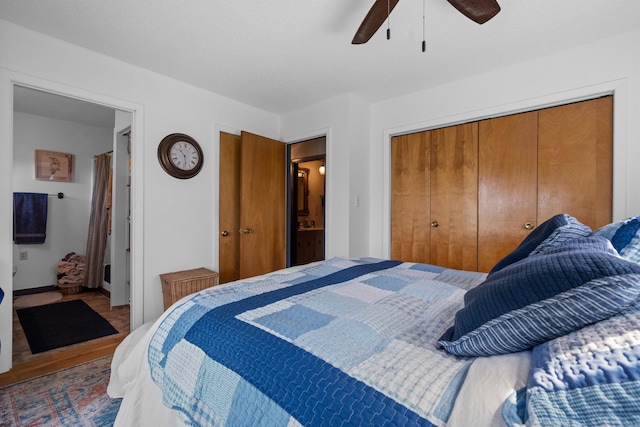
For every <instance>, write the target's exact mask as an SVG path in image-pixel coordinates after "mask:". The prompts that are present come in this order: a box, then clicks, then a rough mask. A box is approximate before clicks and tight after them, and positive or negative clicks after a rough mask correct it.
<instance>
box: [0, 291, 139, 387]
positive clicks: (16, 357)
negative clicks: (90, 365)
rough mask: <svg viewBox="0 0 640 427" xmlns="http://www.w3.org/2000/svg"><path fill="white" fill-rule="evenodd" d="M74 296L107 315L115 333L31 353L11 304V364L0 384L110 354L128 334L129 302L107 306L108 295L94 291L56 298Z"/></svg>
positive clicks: (70, 297)
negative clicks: (117, 305) (116, 305)
mask: <svg viewBox="0 0 640 427" xmlns="http://www.w3.org/2000/svg"><path fill="white" fill-rule="evenodd" d="M75 299H82V300H84V301H85V302H86V303H87V304H88V305H89V306H90V307H91V308H93V309H94V310H95V311H97V312H98V313H99V314H100V315H101V316H102V317H104V318H105V319H107V320H108V321H109V323H111V324H112V325H113V327H114V328H116V330H118V333H117V334H115V335H109V336H106V337H102V338H98V339H95V340H91V341H87V342H84V343H80V344H74V345H70V346H68V347H63V348H57V349H54V350H50V351H47V352H43V353H38V354H31V350H30V348H29V344H28V342H27V339H26V337H25V335H24V332H23V330H22V326H21V325H20V321H19V320H18V316H17V314H16V309H15V307H14V309H13V367H12V369H11V370H10V371H9V372H6V373H4V374H0V387H1V386H4V385H7V384H13V383H15V382H18V381H23V380H25V379H28V378H33V377H37V376H40V375H44V374H47V373H49V372H54V371H57V370H60V369H64V368H68V367H70V366H74V365H77V364H80V363H84V362H87V361H89V360H94V359H98V358H100V357H103V356H107V355H110V354H113V351H114V350H115V348H116V347H117V346H118V344H119V343H120V342H121V341H122V340H123V339H124V337H125V336H127V335H128V334H129V331H130V327H129V326H130V325H129V306H122V307H114V308H111V307H110V302H109V298H108V297H106V296H105V295H103V294H101V293H99V292H96V291H85V292H80V293H78V294H75V295H65V296H63V297H62V299H61V300H60V301H70V300H75Z"/></svg>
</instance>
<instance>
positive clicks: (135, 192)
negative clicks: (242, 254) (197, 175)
mask: <svg viewBox="0 0 640 427" xmlns="http://www.w3.org/2000/svg"><path fill="white" fill-rule="evenodd" d="M0 83H1V87H2V90H4V91H7V95H8V96H6V97H5V96H3V97H2V98H4V99H5V101H4V102H3V103H2V104H0V128H2V129H4V130H3V131H2V133H0V147H1V148H2V150H3V152H4V153H5V155H6V156H7V157H6V159H5V160H3V163H0V169H3V172H2V179H3V180H4V179H7V178H8V181H7V182H9V183H11V181H12V173H13V166H12V160H11V159H13V89H14V87H15V86H22V87H27V88H31V89H36V90H40V91H44V92H49V93H53V94H57V95H61V96H65V97H68V98H74V99H78V100H82V101H86V102H91V103H94V104H100V105H103V106H105V107H110V108H113V109H116V110H121V111H126V112H129V113H131V114H132V123H131V163H132V170H131V184H132V187H131V201H132V213H131V256H132V258H131V304H130V308H131V312H130V328H131V330H133V329H135V328H136V327H138V326H140V325H142V323H143V319H144V226H143V218H144V111H143V107H142V105H139V104H136V103H132V102H129V101H125V100H122V99H118V98H114V97H111V96H107V95H103V94H99V93H95V92H91V91H88V90H84V89H80V88H77V87H72V86H66V85H63V84H60V83H57V82H53V81H50V80H45V79H40V78H37V77H34V76H30V75H26V74H21V73H18V72H15V71H10V70H6V69H0ZM11 187H12V186H11V184H9V186H8V188H9V191H6V190H5V189H2V190H0V191H1V194H0V199H2V200H4V201H7V202H8V203H4V202H3V203H2V205H3V208H2V209H1V210H2V213H3V215H2V216H1V217H3V218H11V215H10V206H11V205H12V203H10V200H11ZM7 213H9V214H7ZM4 222H6V221H4ZM4 222H3V224H0V227H2V229H3V230H7V229H10V228H11V225H7V224H5V223H4ZM10 236H11V234H10V233H9V235H8V236H6V235H5V236H4V237H3V233H2V232H0V243H1V244H2V246H3V247H2V248H0V252H1V253H8V254H9V255H10V256H9V259H11V254H12V252H11V237H10ZM7 247H8V252H7ZM11 274H12V273H11V261H9V262H8V265H5V263H3V264H0V283H7V282H8V283H10V284H11V285H10V286H3V290H4V291H5V294H6V295H5V300H4V301H3V304H2V305H5V304H6V301H8V302H9V305H12V304H11V302H12V299H11V294H12V292H13V285H12V278H11ZM0 308H1V307H0ZM5 311H6V310H2V309H0V324H8V325H10V324H11V318H9V319H5V318H4V317H6V313H5ZM9 314H10V315H12V310H9ZM7 329H9V330H11V328H7ZM12 333H13V332H12V331H11V332H10V334H12ZM11 341H12V340H11V339H9V340H8V342H7V339H6V335H3V336H2V352H0V373H1V372H5V371H8V370H9V369H10V368H11V365H12V361H11V358H12V356H11V353H12V343H11Z"/></svg>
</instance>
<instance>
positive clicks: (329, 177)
mask: <svg viewBox="0 0 640 427" xmlns="http://www.w3.org/2000/svg"><path fill="white" fill-rule="evenodd" d="M321 137H324V138H325V145H324V146H325V150H326V151H325V159H324V161H325V167H326V168H327V172H326V173H325V176H324V179H325V183H324V185H325V196H324V203H325V204H324V251H325V253H324V256H325V259H329V258H332V257H334V256H335V255H334V254H335V253H336V251H335V250H334V248H333V246H332V245H333V238H332V233H331V230H334V228H333V224H334V221H335V219H334V215H333V211H332V210H331V205H332V202H331V189H332V188H335V187H334V185H337V183H335V182H334V178H333V177H334V176H335V174H332V173H331V166H330V165H331V162H332V160H331V159H332V154H333V152H334V150H333V146H332V143H331V141H332V128H331V127H330V126H328V127H325V128H320V129H315V130H310V131H308V132H302V133H300V134H297V135H295V136H293V137H288V138H287V139H286V140H285V141H284V142H285V143H286V144H295V143H296V142H303V141H308V140H310V139H315V138H321Z"/></svg>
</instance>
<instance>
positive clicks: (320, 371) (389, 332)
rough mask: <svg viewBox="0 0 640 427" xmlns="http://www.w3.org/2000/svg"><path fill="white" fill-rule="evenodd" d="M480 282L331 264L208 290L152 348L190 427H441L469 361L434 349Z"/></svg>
mask: <svg viewBox="0 0 640 427" xmlns="http://www.w3.org/2000/svg"><path fill="white" fill-rule="evenodd" d="M484 277H485V275H484V274H482V273H470V272H464V271H457V270H448V269H443V268H440V267H435V266H430V265H425V264H414V263H400V262H397V261H382V260H376V259H360V260H352V259H343V258H334V259H332V260H329V261H325V262H322V263H320V264H316V265H313V266H310V267H307V268H304V269H302V270H299V271H296V272H290V271H287V270H285V271H284V272H283V273H282V274H275V275H271V276H267V277H266V278H263V279H260V280H257V281H255V280H254V281H240V282H235V283H232V284H225V285H221V286H216V287H214V288H209V289H207V290H205V291H202V292H200V293H198V294H195V295H193V296H191V297H189V298H187V299H185V300H183V301H182V302H181V303H180V304H178V305H177V306H175V307H174V309H173V311H172V312H171V313H169V314H168V316H167V317H166V319H165V320H164V321H163V323H162V324H161V325H160V327H159V328H158V330H157V331H156V333H155V335H154V336H153V338H152V340H151V343H150V346H149V352H148V354H149V364H150V366H151V376H152V379H153V381H154V382H155V383H156V384H157V385H158V386H159V387H160V388H161V389H162V393H163V401H164V403H165V404H166V405H167V406H169V407H171V408H174V409H176V410H177V411H180V412H181V413H182V414H183V415H184V417H186V419H187V420H188V422H189V423H190V424H193V425H251V426H255V425H260V426H269V425H284V426H286V425H290V426H294V425H376V426H378V425H407V426H408V425H425V426H444V425H445V424H446V422H447V420H448V417H449V414H450V413H451V410H452V407H453V403H454V401H455V398H456V396H457V393H458V391H459V389H460V387H461V385H462V383H463V381H464V379H465V376H466V373H467V370H468V368H469V365H470V364H471V362H472V359H469V358H463V357H456V356H451V355H449V354H447V353H446V352H444V351H442V350H437V349H436V346H435V343H436V340H437V338H438V337H439V336H440V335H442V333H443V332H444V330H445V329H446V328H447V327H449V326H450V323H451V319H452V318H453V315H454V314H455V312H456V311H457V310H458V309H460V308H461V306H462V304H463V295H464V293H465V292H466V290H468V289H470V288H471V287H474V286H476V285H477V284H479V283H480V282H481V281H482V280H484Z"/></svg>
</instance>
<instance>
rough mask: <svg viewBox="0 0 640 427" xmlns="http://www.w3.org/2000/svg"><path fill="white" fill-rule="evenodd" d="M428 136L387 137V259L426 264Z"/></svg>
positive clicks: (428, 254)
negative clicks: (388, 184) (389, 250)
mask: <svg viewBox="0 0 640 427" xmlns="http://www.w3.org/2000/svg"><path fill="white" fill-rule="evenodd" d="M430 144H431V134H430V133H429V132H419V133H413V134H409V135H401V136H395V137H393V138H391V258H393V259H398V260H403V261H407V262H421V263H427V264H428V263H430V260H431V244H430V241H431V226H430V223H431V219H430V213H429V209H430V192H431V189H430V182H431V180H430V176H429V175H430V171H429V156H430V154H429V153H430Z"/></svg>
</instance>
